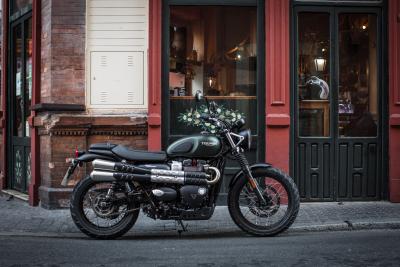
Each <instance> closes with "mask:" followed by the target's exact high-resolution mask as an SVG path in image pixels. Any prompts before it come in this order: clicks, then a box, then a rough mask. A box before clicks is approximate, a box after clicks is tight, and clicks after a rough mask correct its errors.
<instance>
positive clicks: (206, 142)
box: [201, 141, 218, 146]
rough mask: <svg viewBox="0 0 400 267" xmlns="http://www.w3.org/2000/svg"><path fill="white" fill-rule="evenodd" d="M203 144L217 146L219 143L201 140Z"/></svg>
mask: <svg viewBox="0 0 400 267" xmlns="http://www.w3.org/2000/svg"><path fill="white" fill-rule="evenodd" d="M201 144H202V145H203V146H216V145H218V143H216V142H208V141H203V142H201Z"/></svg>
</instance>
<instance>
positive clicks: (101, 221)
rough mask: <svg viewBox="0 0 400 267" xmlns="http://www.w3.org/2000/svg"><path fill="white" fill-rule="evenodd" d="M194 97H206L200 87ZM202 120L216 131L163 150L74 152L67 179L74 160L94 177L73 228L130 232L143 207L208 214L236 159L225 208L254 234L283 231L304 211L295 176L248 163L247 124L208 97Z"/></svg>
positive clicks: (81, 190) (75, 199) (181, 214)
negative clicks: (225, 114)
mask: <svg viewBox="0 0 400 267" xmlns="http://www.w3.org/2000/svg"><path fill="white" fill-rule="evenodd" d="M195 98H196V101H197V102H199V101H201V99H203V96H202V94H201V93H200V92H198V93H197V94H196V97H195ZM206 103H207V106H208V113H207V114H201V115H200V116H199V118H198V119H199V120H200V121H201V122H202V123H207V124H208V125H210V124H211V125H213V126H214V127H213V129H215V134H211V133H209V132H202V134H199V135H193V136H189V137H184V138H181V139H179V140H177V141H176V142H174V143H172V144H171V145H170V146H169V147H168V149H167V151H166V152H147V151H140V150H133V149H130V148H128V147H125V146H122V145H116V144H110V143H99V144H93V145H91V146H90V148H89V150H88V151H87V152H80V151H76V157H75V158H74V159H72V160H71V165H70V167H69V168H68V170H67V173H66V175H65V176H64V179H63V181H62V183H61V184H62V185H64V186H65V185H67V183H68V180H69V178H70V177H71V175H72V174H73V172H74V171H75V169H76V167H77V166H82V164H83V163H87V162H92V165H93V170H92V172H91V173H90V175H89V176H88V177H86V178H84V179H82V180H80V182H79V183H77V184H76V186H75V188H74V190H73V193H72V195H71V202H70V209H71V215H72V219H73V220H74V222H75V224H76V226H77V227H78V228H79V229H80V230H81V231H82V232H83V233H85V234H87V235H88V236H90V237H94V238H101V239H111V238H116V237H119V236H121V235H123V234H125V233H126V232H127V231H128V230H129V229H130V228H131V227H132V226H133V225H134V224H135V222H136V220H137V218H138V215H139V211H140V209H141V210H142V211H143V213H145V214H146V215H147V216H149V217H151V218H153V219H161V220H176V221H177V222H178V223H179V224H180V225H181V227H182V230H183V231H185V230H186V228H185V226H184V224H183V223H182V221H185V220H207V219H209V218H211V216H212V214H213V212H214V209H215V205H216V204H215V203H216V200H217V197H218V194H219V191H220V188H221V184H222V180H223V171H224V167H225V162H226V159H228V158H231V159H235V160H236V161H237V162H238V164H239V165H240V168H241V170H240V171H238V172H237V173H236V174H235V175H234V176H233V178H232V180H231V181H230V184H229V193H228V208H229V213H230V215H231V217H232V219H233V221H234V222H235V223H236V224H237V226H239V227H240V228H241V229H242V230H243V231H245V232H247V233H249V234H252V235H255V236H273V235H276V234H278V233H281V232H283V231H285V230H286V229H287V228H289V226H290V225H291V224H292V223H293V222H294V220H295V219H296V217H297V213H298V211H299V206H300V201H299V193H298V189H297V187H296V185H295V183H294V181H293V179H292V178H291V177H289V176H288V175H287V174H285V173H284V172H282V171H281V170H279V169H277V168H274V167H272V166H271V165H270V164H267V163H258V164H254V165H249V163H248V161H247V159H246V157H245V155H244V151H245V150H247V149H250V145H251V133H250V130H241V128H242V127H243V126H244V124H245V121H244V119H240V120H237V121H236V122H235V123H232V122H227V121H225V120H221V119H219V118H218V116H217V114H216V110H217V108H218V107H217V105H216V103H215V102H211V103H209V102H208V101H207V99H206Z"/></svg>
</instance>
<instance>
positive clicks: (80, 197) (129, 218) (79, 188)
mask: <svg viewBox="0 0 400 267" xmlns="http://www.w3.org/2000/svg"><path fill="white" fill-rule="evenodd" d="M101 187H104V190H107V187H111V184H110V183H104V182H96V181H93V180H92V179H91V178H90V177H86V178H85V179H82V180H81V181H79V183H78V184H77V185H76V186H75V188H74V190H73V192H72V195H71V201H70V211H71V216H72V219H73V221H74V223H75V225H76V226H77V227H78V228H79V230H81V231H82V232H83V233H84V234H86V235H88V236H89V237H93V238H97V239H114V238H117V237H120V236H122V235H123V234H125V233H126V232H128V231H129V229H131V228H132V226H133V225H134V224H135V222H136V220H137V218H138V216H139V209H138V208H137V209H136V210H134V211H130V212H126V213H122V212H121V215H120V216H122V217H121V218H119V217H115V216H116V215H109V216H98V214H99V211H94V209H93V205H92V210H93V213H94V214H95V215H96V216H97V218H96V216H94V218H95V219H97V221H99V220H100V221H101V220H103V221H105V222H107V220H110V221H111V220H116V219H118V218H119V220H118V221H117V222H116V223H115V224H114V225H96V224H95V223H94V222H92V221H91V220H90V219H89V218H88V215H87V214H88V212H87V210H86V209H89V211H90V207H89V208H88V207H87V203H86V201H87V197H86V196H87V195H88V194H90V190H92V191H94V192H95V193H96V192H99V191H100V190H102V189H98V188H101ZM93 188H94V189H93ZM96 190H97V191H96ZM89 198H90V196H89ZM85 205H86V207H85ZM125 206H126V209H127V210H132V209H135V207H134V206H133V205H132V204H130V203H126V204H125ZM100 208H101V207H100ZM119 210H120V206H118V208H111V209H110V212H113V213H114V212H118V211H119ZM96 212H97V213H96ZM99 218H100V219H99Z"/></svg>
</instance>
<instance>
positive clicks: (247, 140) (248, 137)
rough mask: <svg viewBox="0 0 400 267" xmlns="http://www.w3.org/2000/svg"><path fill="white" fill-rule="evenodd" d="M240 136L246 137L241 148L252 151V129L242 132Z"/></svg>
mask: <svg viewBox="0 0 400 267" xmlns="http://www.w3.org/2000/svg"><path fill="white" fill-rule="evenodd" d="M239 135H240V136H243V137H244V140H243V142H242V143H241V144H240V146H241V147H242V148H244V149H248V150H250V148H251V131H250V129H247V130H244V131H241V132H240V133H239Z"/></svg>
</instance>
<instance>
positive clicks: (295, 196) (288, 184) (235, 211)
mask: <svg viewBox="0 0 400 267" xmlns="http://www.w3.org/2000/svg"><path fill="white" fill-rule="evenodd" d="M253 176H254V178H256V179H257V178H258V179H260V178H261V179H262V178H264V177H265V178H271V179H274V180H276V181H277V182H279V183H280V184H281V185H282V187H283V188H284V189H285V190H286V192H287V210H286V211H285V213H284V215H283V217H282V219H281V220H279V221H277V222H276V223H275V224H273V225H270V226H268V225H265V226H261V225H256V224H254V223H252V222H250V221H249V220H248V219H247V218H246V216H245V215H243V213H242V211H241V207H240V203H239V197H240V196H241V192H242V190H243V188H244V187H245V186H247V185H246V184H248V180H247V179H246V178H245V177H244V176H241V177H239V179H238V180H237V181H236V183H235V184H234V185H233V186H232V188H231V189H230V191H229V194H228V208H229V213H230V215H231V217H232V220H233V221H234V222H235V223H236V225H237V226H238V227H239V228H240V229H242V230H243V231H245V232H247V233H249V234H251V235H254V236H274V235H277V234H279V233H281V232H283V231H285V230H286V229H288V228H289V227H290V226H291V225H292V224H293V222H294V221H295V219H296V217H297V214H298V212H299V208H300V197H299V192H298V189H297V186H296V185H295V183H294V181H293V179H292V178H291V177H289V176H288V175H287V174H285V173H284V172H282V171H281V170H279V169H276V168H272V167H269V168H265V169H263V170H257V173H254V175H253ZM258 179H257V180H258ZM267 187H268V186H267ZM266 190H268V189H266ZM279 205H281V203H279V204H278V208H279ZM257 208H258V207H257ZM249 210H250V211H251V212H252V213H253V216H254V215H255V214H256V212H253V210H252V208H249ZM248 213H249V212H248ZM275 213H276V211H269V214H270V215H272V216H274V215H275ZM256 217H257V215H256ZM262 217H263V215H261V216H260V218H261V219H262ZM265 217H268V216H267V215H264V218H265Z"/></svg>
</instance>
